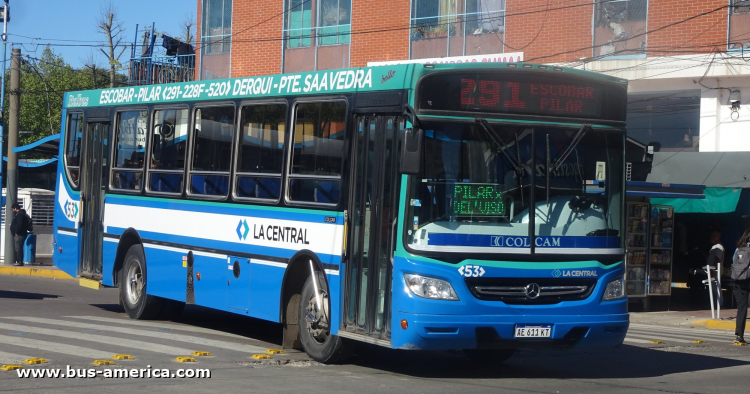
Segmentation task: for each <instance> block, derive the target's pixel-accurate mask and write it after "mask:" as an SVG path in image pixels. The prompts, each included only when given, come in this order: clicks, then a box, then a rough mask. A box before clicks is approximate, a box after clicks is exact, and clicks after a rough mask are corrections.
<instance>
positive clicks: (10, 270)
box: [0, 266, 75, 279]
mask: <svg viewBox="0 0 750 394" xmlns="http://www.w3.org/2000/svg"><path fill="white" fill-rule="evenodd" d="M0 275H13V276H32V277H35V278H48V279H75V278H73V277H72V276H70V275H68V274H66V273H65V272H64V271H61V270H59V269H49V268H31V267H8V266H5V267H0Z"/></svg>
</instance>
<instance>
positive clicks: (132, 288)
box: [120, 245, 161, 320]
mask: <svg viewBox="0 0 750 394" xmlns="http://www.w3.org/2000/svg"><path fill="white" fill-rule="evenodd" d="M120 272H121V273H120V275H121V276H120V295H121V297H122V307H123V308H125V312H126V313H127V314H128V316H130V318H131V319H138V320H145V319H153V318H155V317H157V316H158V315H159V311H160V306H161V302H160V301H161V300H160V299H159V298H158V297H154V296H151V295H148V294H147V293H146V255H145V254H144V253H143V247H142V246H141V245H133V246H131V247H130V249H128V252H127V253H126V254H125V261H124V262H123V264H122V271H120Z"/></svg>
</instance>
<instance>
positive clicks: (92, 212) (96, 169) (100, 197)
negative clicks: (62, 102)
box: [78, 122, 110, 280]
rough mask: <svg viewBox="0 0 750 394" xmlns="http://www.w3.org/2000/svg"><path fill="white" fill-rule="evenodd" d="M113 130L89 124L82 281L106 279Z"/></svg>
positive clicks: (83, 192) (84, 166)
mask: <svg viewBox="0 0 750 394" xmlns="http://www.w3.org/2000/svg"><path fill="white" fill-rule="evenodd" d="M109 127H110V124H109V122H89V123H87V125H86V132H85V136H84V146H83V157H82V158H81V182H80V185H81V213H82V215H81V216H82V217H81V222H80V223H79V228H80V239H81V249H80V250H81V260H80V265H79V269H78V272H79V275H80V276H81V277H84V278H89V279H95V280H101V278H102V241H103V235H104V228H103V223H102V221H103V219H104V190H105V185H106V183H105V182H104V177H105V174H106V172H105V165H106V156H107V154H106V149H107V147H106V140H107V136H108V135H109Z"/></svg>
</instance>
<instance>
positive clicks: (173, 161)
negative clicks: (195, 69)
mask: <svg viewBox="0 0 750 394" xmlns="http://www.w3.org/2000/svg"><path fill="white" fill-rule="evenodd" d="M188 116H189V110H188V109H166V110H156V111H154V124H153V126H152V130H153V134H152V136H151V148H150V149H151V156H150V160H151V162H150V164H149V181H148V190H149V191H150V192H156V193H169V194H180V193H182V184H183V182H182V180H183V179H182V178H183V173H182V171H183V170H184V169H185V151H186V149H185V147H186V146H187V134H188V133H187V131H188Z"/></svg>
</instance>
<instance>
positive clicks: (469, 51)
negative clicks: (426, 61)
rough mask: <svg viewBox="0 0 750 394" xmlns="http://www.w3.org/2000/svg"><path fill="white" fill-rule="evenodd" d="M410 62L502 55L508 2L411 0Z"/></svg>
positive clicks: (500, 0) (486, 0) (499, 0)
mask: <svg viewBox="0 0 750 394" xmlns="http://www.w3.org/2000/svg"><path fill="white" fill-rule="evenodd" d="M411 4H412V7H411V25H412V29H411V58H412V59H423V58H432V57H446V56H470V55H481V54H493V53H503V52H504V45H503V41H504V40H505V37H504V35H505V0H458V1H457V0H412V3H411Z"/></svg>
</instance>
